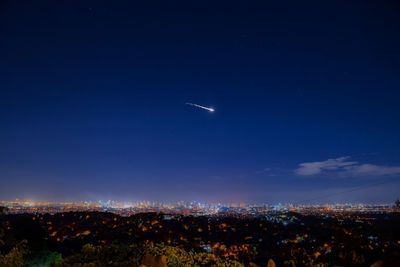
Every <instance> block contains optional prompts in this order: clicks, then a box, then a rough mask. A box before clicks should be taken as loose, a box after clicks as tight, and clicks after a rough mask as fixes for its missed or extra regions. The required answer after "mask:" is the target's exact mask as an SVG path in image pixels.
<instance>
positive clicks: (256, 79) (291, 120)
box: [0, 1, 400, 203]
mask: <svg viewBox="0 0 400 267" xmlns="http://www.w3.org/2000/svg"><path fill="white" fill-rule="evenodd" d="M216 2H218V3H216ZM395 2H396V1H392V2H390V1H386V2H385V1H382V2H379V3H377V2H375V3H373V2H372V1H371V2H369V1H330V2H326V1H315V2H308V3H307V4H305V3H304V2H299V1H289V2H281V1H242V2H235V1H182V2H175V1H162V3H159V2H155V1H2V2H1V4H0V38H1V39H0V182H1V187H0V198H1V199H14V198H34V199H51V200H71V199H84V200H96V199H105V198H112V199H118V200H159V201H177V200H199V201H209V202H218V201H221V202H235V203H236V202H239V201H245V202H252V203H254V202H257V203H259V202H267V203H277V202H282V203H285V202H302V203H303V202H346V201H349V202H393V201H394V199H395V198H397V197H399V194H398V192H399V191H400V154H399V151H400V138H399V137H400V104H399V101H400V89H399V88H400V50H399V47H400V35H399V32H400V17H399V16H398V14H399V12H400V5H399V4H396V3H395ZM186 102H193V103H197V104H200V105H204V106H211V107H214V108H215V109H216V112H214V113H209V112H207V111H205V110H201V109H196V108H193V107H190V106H187V105H185V103H186ZM355 189H356V190H355ZM328 195H329V196H328ZM325 196H326V197H325Z"/></svg>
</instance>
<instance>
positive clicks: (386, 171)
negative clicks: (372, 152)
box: [294, 156, 400, 177]
mask: <svg viewBox="0 0 400 267" xmlns="http://www.w3.org/2000/svg"><path fill="white" fill-rule="evenodd" d="M294 172H295V174H297V175H299V176H314V175H321V174H336V176H338V177H349V176H386V175H399V174H400V166H385V165H375V164H366V163H360V162H358V161H350V157H348V156H346V157H340V158H335V159H327V160H324V161H314V162H304V163H300V164H299V166H298V168H297V169H295V170H294Z"/></svg>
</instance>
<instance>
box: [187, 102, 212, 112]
mask: <svg viewBox="0 0 400 267" xmlns="http://www.w3.org/2000/svg"><path fill="white" fill-rule="evenodd" d="M186 105H189V106H192V107H196V108H201V109H205V110H207V111H210V112H214V111H215V109H213V108H209V107H204V106H200V105H197V104H193V103H186Z"/></svg>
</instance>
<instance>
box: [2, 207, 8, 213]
mask: <svg viewBox="0 0 400 267" xmlns="http://www.w3.org/2000/svg"><path fill="white" fill-rule="evenodd" d="M7 212H8V208H7V207H2V206H0V215H3V214H7Z"/></svg>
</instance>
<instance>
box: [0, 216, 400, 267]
mask: <svg viewBox="0 0 400 267" xmlns="http://www.w3.org/2000/svg"><path fill="white" fill-rule="evenodd" d="M399 252H400V213H395V212H393V213H356V212H353V213H351V214H346V213H333V214H332V213H321V214H302V213H294V212H272V213H271V214H268V215H262V216H261V215H258V216H242V215H240V214H237V215H234V214H219V215H213V216H180V215H166V214H158V213H145V214H137V215H132V216H130V217H122V216H119V215H116V214H112V213H101V212H68V213H57V214H54V215H51V214H9V215H6V214H3V215H0V266H2V267H3V266H4V267H7V266H12V267H14V266H15V267H17V266H140V265H142V266H269V267H272V266H290V267H293V266H371V265H372V266H374V267H379V266H392V267H395V266H400V261H399V258H400V256H399Z"/></svg>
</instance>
